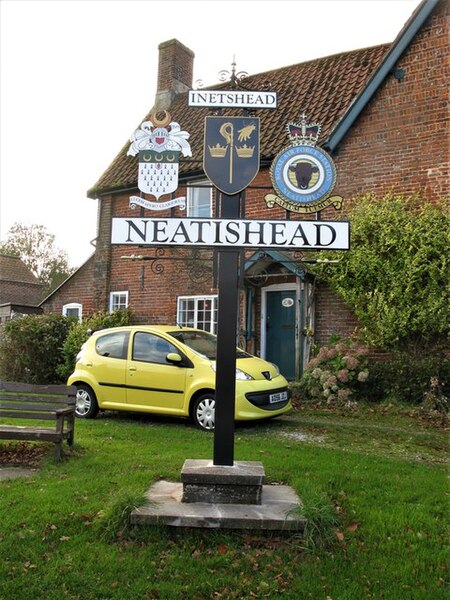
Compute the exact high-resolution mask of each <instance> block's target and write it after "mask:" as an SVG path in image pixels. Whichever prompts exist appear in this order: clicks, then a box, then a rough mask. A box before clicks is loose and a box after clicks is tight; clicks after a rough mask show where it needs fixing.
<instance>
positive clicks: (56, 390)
mask: <svg viewBox="0 0 450 600" xmlns="http://www.w3.org/2000/svg"><path fill="white" fill-rule="evenodd" d="M0 391H2V392H14V393H21V392H24V393H32V394H64V395H66V394H71V395H76V393H77V389H76V387H75V386H74V385H53V384H52V385H35V384H33V383H17V382H16V381H0Z"/></svg>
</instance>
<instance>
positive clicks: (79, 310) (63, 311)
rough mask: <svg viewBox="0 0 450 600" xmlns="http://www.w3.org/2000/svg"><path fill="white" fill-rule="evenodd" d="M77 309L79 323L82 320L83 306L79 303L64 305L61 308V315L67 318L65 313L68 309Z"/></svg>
mask: <svg viewBox="0 0 450 600" xmlns="http://www.w3.org/2000/svg"><path fill="white" fill-rule="evenodd" d="M74 308H76V309H78V317H77V319H78V322H79V323H81V319H82V318H83V305H82V304H80V303H79V302H69V304H64V306H63V307H62V314H63V315H64V316H65V317H67V316H68V315H67V312H68V311H69V310H70V309H74Z"/></svg>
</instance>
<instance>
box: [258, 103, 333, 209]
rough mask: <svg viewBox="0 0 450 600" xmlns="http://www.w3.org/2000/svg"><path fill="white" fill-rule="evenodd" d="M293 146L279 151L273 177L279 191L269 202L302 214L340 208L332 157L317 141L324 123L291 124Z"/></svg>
mask: <svg viewBox="0 0 450 600" xmlns="http://www.w3.org/2000/svg"><path fill="white" fill-rule="evenodd" d="M286 129H287V131H288V136H289V139H290V141H291V145H290V146H289V147H288V148H284V149H283V150H281V152H279V153H278V154H277V155H276V157H275V159H274V161H273V163H272V165H271V167H270V178H271V181H272V185H273V189H274V190H275V192H276V194H267V195H266V197H265V200H266V204H267V206H268V207H269V208H272V207H273V206H274V205H275V204H278V205H280V206H282V207H283V208H285V209H286V210H290V211H293V212H298V213H311V212H318V211H320V210H322V209H324V208H326V207H327V206H330V205H332V206H334V208H336V209H339V208H341V206H342V197H341V196H330V194H331V192H332V191H333V188H334V186H335V183H336V169H335V166H334V163H333V160H332V159H331V157H330V156H329V155H328V154H327V153H326V152H325V151H324V150H322V149H321V148H317V147H316V144H317V141H318V139H319V135H320V130H321V126H320V125H319V124H318V123H307V122H306V115H305V114H303V115H301V121H300V123H299V124H298V123H289V124H288V125H287V128H286Z"/></svg>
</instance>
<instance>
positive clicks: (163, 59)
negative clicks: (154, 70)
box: [154, 39, 195, 110]
mask: <svg viewBox="0 0 450 600" xmlns="http://www.w3.org/2000/svg"><path fill="white" fill-rule="evenodd" d="M158 50H159V63H158V87H157V91H156V98H155V106H154V108H155V109H156V110H168V109H169V108H170V105H171V104H172V101H173V99H174V98H175V96H176V95H177V94H181V93H183V92H187V90H189V89H191V88H192V77H193V71H194V57H195V54H194V53H193V52H192V50H189V48H186V46H183V44H181V43H180V42H179V41H178V40H175V39H174V40H169V41H168V42H163V43H162V44H160V45H159V46H158Z"/></svg>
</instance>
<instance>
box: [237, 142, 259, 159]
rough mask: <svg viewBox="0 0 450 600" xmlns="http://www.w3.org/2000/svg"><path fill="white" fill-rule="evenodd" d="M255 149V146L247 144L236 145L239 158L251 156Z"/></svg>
mask: <svg viewBox="0 0 450 600" xmlns="http://www.w3.org/2000/svg"><path fill="white" fill-rule="evenodd" d="M254 151H255V146H247V144H244V145H243V146H236V152H237V155H238V156H239V158H251V157H252V156H253V152H254Z"/></svg>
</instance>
